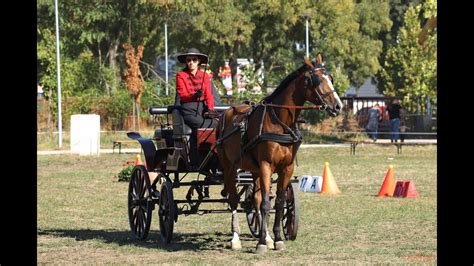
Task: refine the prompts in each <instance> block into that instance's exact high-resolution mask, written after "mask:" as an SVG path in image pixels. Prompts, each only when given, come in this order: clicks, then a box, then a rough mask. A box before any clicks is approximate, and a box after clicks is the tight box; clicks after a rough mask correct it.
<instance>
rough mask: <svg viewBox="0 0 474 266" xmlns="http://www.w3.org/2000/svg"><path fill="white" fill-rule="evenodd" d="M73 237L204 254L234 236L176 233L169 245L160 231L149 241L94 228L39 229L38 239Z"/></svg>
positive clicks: (224, 246) (245, 236)
mask: <svg viewBox="0 0 474 266" xmlns="http://www.w3.org/2000/svg"><path fill="white" fill-rule="evenodd" d="M41 235H49V236H55V237H69V238H74V239H75V240H76V241H87V240H97V241H101V242H103V243H107V244H108V243H114V244H117V245H119V246H126V245H134V246H137V247H142V248H150V249H157V248H158V249H163V250H166V251H183V250H192V251H204V250H213V251H216V250H227V249H230V240H231V238H232V236H231V235H230V234H224V233H221V232H209V233H173V239H172V240H171V242H170V243H169V244H166V243H164V242H163V241H161V239H160V232H159V231H154V230H150V232H149V234H148V237H147V239H146V240H138V239H135V238H134V236H133V234H132V233H131V232H130V231H116V230H112V229H111V230H94V229H48V230H42V229H39V230H38V236H41ZM240 239H241V240H242V241H256V240H257V239H256V238H254V237H253V236H252V235H250V234H242V235H240Z"/></svg>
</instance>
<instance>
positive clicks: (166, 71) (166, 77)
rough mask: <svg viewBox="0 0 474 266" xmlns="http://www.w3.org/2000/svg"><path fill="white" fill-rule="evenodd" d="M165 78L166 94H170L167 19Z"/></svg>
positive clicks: (166, 26)
mask: <svg viewBox="0 0 474 266" xmlns="http://www.w3.org/2000/svg"><path fill="white" fill-rule="evenodd" d="M165 64H166V68H165V80H166V96H168V24H167V21H166V20H165Z"/></svg>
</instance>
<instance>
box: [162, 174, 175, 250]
mask: <svg viewBox="0 0 474 266" xmlns="http://www.w3.org/2000/svg"><path fill="white" fill-rule="evenodd" d="M159 205H160V208H159V209H158V215H159V217H160V235H161V240H162V241H163V242H165V243H166V244H168V243H169V242H170V241H171V239H172V238H173V226H174V221H175V219H176V215H177V213H176V204H175V202H174V198H173V186H172V185H171V183H170V182H169V181H165V182H163V184H162V185H161V195H160V203H159Z"/></svg>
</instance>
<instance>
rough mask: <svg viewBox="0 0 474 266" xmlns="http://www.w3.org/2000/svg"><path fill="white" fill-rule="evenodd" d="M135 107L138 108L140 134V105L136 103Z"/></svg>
mask: <svg viewBox="0 0 474 266" xmlns="http://www.w3.org/2000/svg"><path fill="white" fill-rule="evenodd" d="M135 107H136V108H137V125H138V132H140V104H139V103H135Z"/></svg>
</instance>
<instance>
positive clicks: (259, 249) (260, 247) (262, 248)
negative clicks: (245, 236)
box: [255, 244, 268, 254]
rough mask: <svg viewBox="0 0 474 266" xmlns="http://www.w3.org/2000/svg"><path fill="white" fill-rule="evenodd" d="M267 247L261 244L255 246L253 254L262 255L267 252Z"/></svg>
mask: <svg viewBox="0 0 474 266" xmlns="http://www.w3.org/2000/svg"><path fill="white" fill-rule="evenodd" d="M267 250H268V249H267V245H262V244H257V249H256V250H255V253H257V254H263V253H266V252H267Z"/></svg>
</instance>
